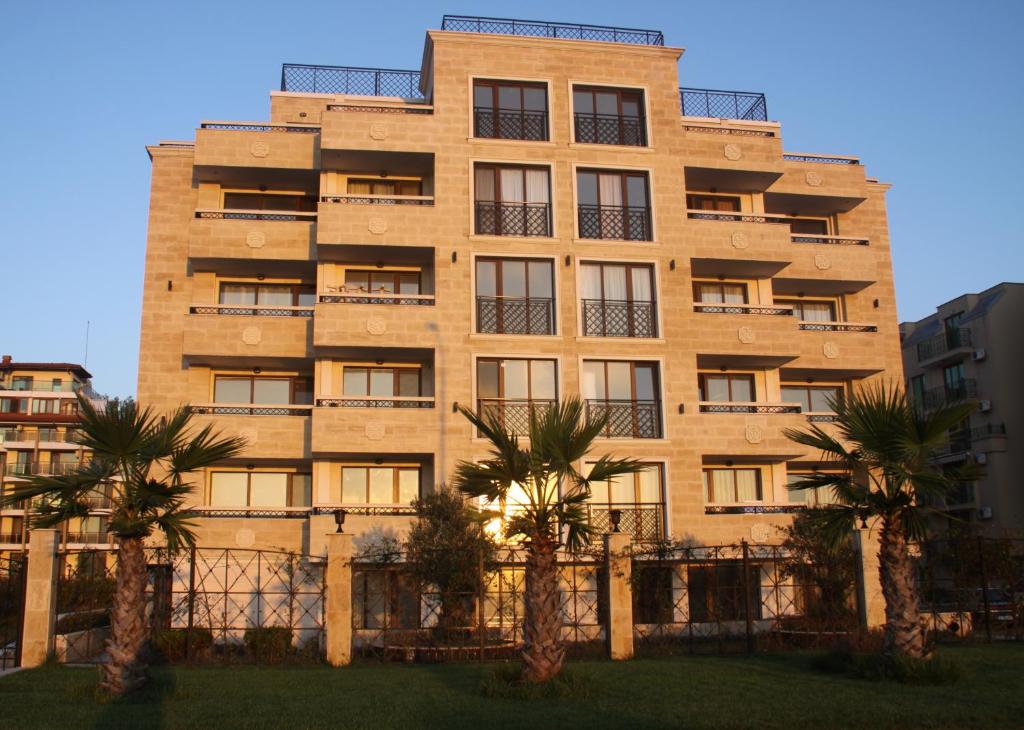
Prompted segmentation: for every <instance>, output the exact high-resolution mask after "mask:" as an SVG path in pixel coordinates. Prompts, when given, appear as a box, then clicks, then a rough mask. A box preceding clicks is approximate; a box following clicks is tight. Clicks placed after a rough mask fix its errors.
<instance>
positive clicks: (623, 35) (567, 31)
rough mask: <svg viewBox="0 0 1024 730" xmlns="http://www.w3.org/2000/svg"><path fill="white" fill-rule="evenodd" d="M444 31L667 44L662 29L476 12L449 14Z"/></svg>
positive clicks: (646, 44) (444, 22) (445, 18)
mask: <svg viewBox="0 0 1024 730" xmlns="http://www.w3.org/2000/svg"><path fill="white" fill-rule="evenodd" d="M441 30H448V31H456V32H461V33H492V34H495V35H516V36H528V37H530V38H559V39H564V40H572V41H603V42H605V43H629V44H632V45H636V46H663V45H665V36H664V35H662V33H661V31H660V30H645V29H642V28H617V27H614V26H610V25H585V24H580V23H547V22H544V21H542V20H517V19H514V18H484V17H476V16H472V15H445V16H444V17H443V18H442V19H441Z"/></svg>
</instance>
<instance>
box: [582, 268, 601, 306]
mask: <svg viewBox="0 0 1024 730" xmlns="http://www.w3.org/2000/svg"><path fill="white" fill-rule="evenodd" d="M580 288H581V291H582V294H581V296H582V298H583V299H600V298H601V267H600V266H596V265H594V264H583V269H582V271H581V272H580Z"/></svg>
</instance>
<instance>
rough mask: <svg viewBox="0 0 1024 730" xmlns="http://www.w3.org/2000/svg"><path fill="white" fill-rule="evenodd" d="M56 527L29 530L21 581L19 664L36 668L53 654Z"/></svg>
mask: <svg viewBox="0 0 1024 730" xmlns="http://www.w3.org/2000/svg"><path fill="white" fill-rule="evenodd" d="M59 539H60V532H59V531H58V530H32V532H31V533H30V536H29V543H28V579H27V581H26V583H25V625H24V629H23V630H22V633H21V666H23V667H38V666H39V665H40V664H42V663H43V662H45V661H46V659H47V657H49V656H50V655H51V654H52V653H53V629H54V623H55V622H56V620H57V567H58V561H57V545H58V540H59Z"/></svg>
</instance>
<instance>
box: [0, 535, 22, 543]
mask: <svg viewBox="0 0 1024 730" xmlns="http://www.w3.org/2000/svg"><path fill="white" fill-rule="evenodd" d="M16 544H21V533H20V532H3V533H0V545H16Z"/></svg>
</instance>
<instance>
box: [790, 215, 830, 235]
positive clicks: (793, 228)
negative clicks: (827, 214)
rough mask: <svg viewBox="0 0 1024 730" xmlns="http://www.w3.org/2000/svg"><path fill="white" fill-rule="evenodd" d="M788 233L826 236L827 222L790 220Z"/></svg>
mask: <svg viewBox="0 0 1024 730" xmlns="http://www.w3.org/2000/svg"><path fill="white" fill-rule="evenodd" d="M789 231H790V233H797V234H803V235H808V236H827V235H828V233H829V231H828V220H827V219H825V218H790V219H789Z"/></svg>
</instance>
